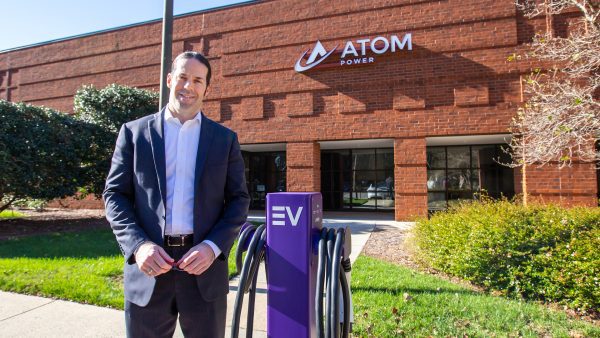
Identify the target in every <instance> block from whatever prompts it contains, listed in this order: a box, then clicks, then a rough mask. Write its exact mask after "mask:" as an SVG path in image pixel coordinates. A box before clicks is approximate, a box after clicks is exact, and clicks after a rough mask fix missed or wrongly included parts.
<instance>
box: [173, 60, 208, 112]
mask: <svg viewBox="0 0 600 338" xmlns="http://www.w3.org/2000/svg"><path fill="white" fill-rule="evenodd" d="M175 66H176V67H175V69H174V70H173V71H172V72H171V73H169V75H168V76H167V87H169V89H170V91H169V108H170V109H171V110H172V112H173V113H176V114H178V115H183V116H194V115H195V114H196V113H197V112H199V111H200V110H201V109H202V100H203V99H204V96H205V95H206V74H207V73H208V68H207V67H206V66H205V65H204V64H202V63H201V62H200V61H198V60H196V59H193V58H192V59H180V60H178V61H177V63H176V64H175Z"/></svg>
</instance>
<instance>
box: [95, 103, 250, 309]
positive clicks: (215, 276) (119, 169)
mask: <svg viewBox="0 0 600 338" xmlns="http://www.w3.org/2000/svg"><path fill="white" fill-rule="evenodd" d="M163 115H164V109H163V110H162V111H160V112H158V113H156V114H153V115H148V116H145V117H142V118H140V119H138V120H135V121H132V122H128V123H126V124H124V125H123V126H122V127H121V130H120V132H119V136H118V138H117V144H116V148H115V152H114V154H113V157H112V165H111V168H110V172H109V174H108V178H107V179H106V188H105V190H104V194H103V197H104V203H105V207H106V218H107V219H108V221H109V222H110V225H111V227H112V230H113V232H114V234H115V236H116V238H117V242H118V243H119V248H120V249H121V252H122V253H123V255H124V256H125V267H124V279H125V280H124V284H125V298H126V299H127V300H128V301H130V302H132V303H134V304H136V305H139V306H146V305H147V304H148V302H149V301H150V297H151V296H152V291H153V290H154V285H155V278H154V277H150V276H147V275H146V274H144V273H143V272H141V271H140V270H139V268H138V267H137V265H136V263H135V256H134V252H135V249H137V247H138V246H139V245H140V244H141V243H143V242H144V241H148V240H149V241H152V242H154V243H156V244H158V245H161V246H162V245H163V238H164V232H165V220H166V213H165V210H166V174H165V171H166V169H165V166H166V164H165V145H164V128H163V124H164V116H163ZM194 185H195V188H194V245H196V244H198V243H200V242H201V241H203V240H205V239H208V240H210V241H212V242H213V243H215V244H216V245H217V246H218V247H219V249H221V251H222V254H221V255H220V256H219V257H218V258H217V259H215V261H214V262H213V264H212V265H211V266H210V268H208V270H206V271H205V272H204V273H203V274H201V275H200V276H196V280H197V282H198V288H199V290H200V293H201V295H202V297H203V298H204V299H205V300H207V301H210V300H214V299H216V298H218V297H219V296H222V295H224V294H226V293H227V292H229V283H228V266H227V255H228V254H229V251H230V250H231V246H232V245H233V242H234V240H235V237H236V236H237V234H238V231H239V228H240V226H241V225H242V224H243V223H244V222H245V221H246V217H247V214H248V206H249V204H250V197H249V195H248V191H247V187H246V179H245V174H244V160H243V158H242V154H241V151H240V145H239V142H238V139H237V135H236V133H234V132H233V131H231V130H229V129H227V128H226V127H224V126H221V125H220V124H218V123H216V122H213V121H211V120H210V119H208V118H207V117H206V116H204V114H202V123H201V130H200V142H199V143H198V155H197V160H196V172H195V182H194Z"/></svg>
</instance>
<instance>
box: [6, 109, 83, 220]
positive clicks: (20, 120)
mask: <svg viewBox="0 0 600 338" xmlns="http://www.w3.org/2000/svg"><path fill="white" fill-rule="evenodd" d="M92 128H94V126H90V125H88V124H86V123H83V122H81V121H78V120H75V119H74V118H73V117H71V116H69V115H67V114H64V113H60V112H57V111H54V110H52V109H49V108H44V107H36V106H32V105H28V104H23V103H17V104H15V103H12V102H8V101H4V100H0V212H1V211H2V210H5V209H7V208H8V207H10V205H11V204H12V203H13V202H15V201H16V200H19V199H25V198H33V199H42V200H50V199H54V198H64V197H66V196H70V195H73V194H74V193H75V192H76V191H77V189H78V187H80V186H82V185H84V184H86V176H87V175H86V171H87V170H88V168H87V167H86V166H85V165H82V163H85V162H86V161H89V157H88V156H89V152H88V149H89V145H90V144H89V137H88V135H90V133H91V132H92Z"/></svg>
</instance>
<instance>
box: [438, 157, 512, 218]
mask: <svg viewBox="0 0 600 338" xmlns="http://www.w3.org/2000/svg"><path fill="white" fill-rule="evenodd" d="M509 162H510V157H509V155H507V154H506V153H505V152H504V151H503V150H502V148H501V145H470V146H444V147H427V208H428V209H429V212H435V211H439V210H445V209H447V208H448V206H450V205H452V204H453V203H456V202H457V201H460V200H466V199H474V198H477V196H478V193H480V192H482V191H485V193H486V194H487V195H489V196H491V197H494V198H500V197H502V196H505V197H508V198H510V197H513V196H514V194H515V188H514V172H513V169H512V168H509V167H506V166H503V165H501V164H499V163H509Z"/></svg>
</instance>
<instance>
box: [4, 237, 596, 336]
mask: <svg viewBox="0 0 600 338" xmlns="http://www.w3.org/2000/svg"><path fill="white" fill-rule="evenodd" d="M233 250H235V248H234V249H233ZM232 252H234V251H232ZM231 258H233V255H230V271H231V272H232V273H233V272H234V271H235V267H234V262H233V261H232V259H231ZM122 264H123V258H122V256H121V254H120V252H119V250H118V248H117V244H116V242H115V239H114V237H113V234H112V232H111V231H110V230H109V229H106V230H104V229H102V230H90V231H85V232H80V233H70V234H62V235H60V234H53V235H40V236H35V237H27V238H21V239H16V240H9V241H1V242H0V289H1V290H5V291H13V292H19V293H27V294H35V295H42V296H47V297H55V298H62V299H70V300H74V301H78V302H82V303H91V304H96V305H102V306H110V307H114V308H118V309H122V308H123V287H122V283H121V279H122ZM352 291H353V299H354V313H355V325H354V336H355V337H368V336H373V337H400V336H403V335H406V336H418V337H420V336H436V337H438V336H439V337H445V336H461V337H462V336H463V335H468V336H469V337H472V336H474V337H490V336H500V337H506V336H514V337H517V336H523V337H538V336H551V337H568V336H577V334H579V335H580V336H583V337H592V336H600V328H599V327H597V326H593V325H592V324H589V323H585V322H582V321H578V320H573V319H570V318H568V317H567V316H566V315H565V314H564V313H562V312H557V311H551V310H548V309H547V308H546V307H544V306H541V305H538V304H534V303H529V302H519V301H516V300H508V299H505V298H501V297H494V296H490V295H486V294H482V293H479V292H475V291H472V290H469V289H466V288H464V287H462V286H458V285H456V284H453V283H450V282H447V281H444V280H442V279H440V278H437V277H434V276H430V275H426V274H422V273H418V272H415V271H413V270H410V269H407V268H403V267H399V266H396V265H394V264H389V263H385V262H382V261H379V260H376V259H373V258H369V257H364V256H361V257H359V259H358V261H357V262H356V263H355V265H354V267H353V270H352ZM404 293H407V294H408V295H409V296H410V297H412V299H409V300H405V297H404Z"/></svg>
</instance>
